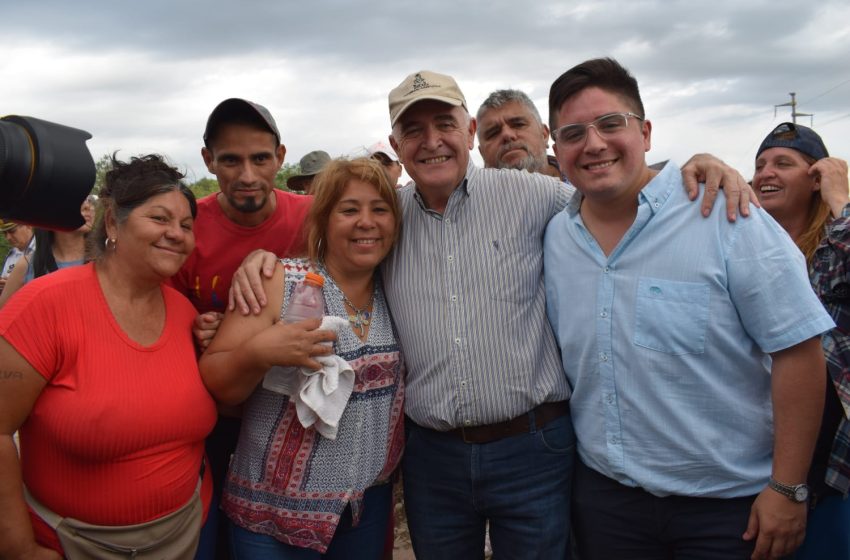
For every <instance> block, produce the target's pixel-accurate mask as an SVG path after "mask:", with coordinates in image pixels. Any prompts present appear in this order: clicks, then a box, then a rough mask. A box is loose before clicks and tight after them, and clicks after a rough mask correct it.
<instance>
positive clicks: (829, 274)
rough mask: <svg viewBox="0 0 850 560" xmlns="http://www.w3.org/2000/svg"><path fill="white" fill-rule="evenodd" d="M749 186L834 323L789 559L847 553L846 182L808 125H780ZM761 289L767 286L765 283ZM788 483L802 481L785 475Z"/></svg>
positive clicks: (826, 339)
mask: <svg viewBox="0 0 850 560" xmlns="http://www.w3.org/2000/svg"><path fill="white" fill-rule="evenodd" d="M753 189H754V190H755V191H756V195H757V196H758V198H759V201H760V202H761V205H762V208H764V209H765V210H766V211H767V212H768V213H769V214H770V215H771V216H773V218H774V219H776V221H777V222H779V224H780V225H781V226H782V227H783V228H784V229H785V230H786V231H787V232H788V234H789V235H790V236H791V238H792V239H793V240H794V242H795V243H796V244H797V246H798V247H799V248H800V250H801V251H802V252H803V254H804V255H805V257H806V262H807V264H808V267H809V277H810V279H811V282H812V287H813V288H814V290H815V293H817V295H818V297H819V298H820V300H821V302H822V303H823V305H824V307H825V308H826V309H827V311H829V313H830V315H832V318H833V320H834V321H835V323H836V325H837V327H836V328H834V329H833V330H831V331H829V332H827V333H825V334H824V335H823V347H824V352H825V354H826V363H827V374H828V375H829V378H830V379H831V380H832V383H828V384H827V394H826V401H825V405H824V415H823V423H822V425H821V432H820V435H819V437H818V441H817V444H816V447H815V453H814V458H813V461H812V466H811V469H810V470H809V476H808V481H806V482H807V484H808V486H809V490H810V499H809V516H808V528H807V530H806V540H805V542H804V543H803V545H802V546H801V547H800V548H799V549H798V550H797V553H796V556H795V558H797V559H810V558H811V559H815V558H818V559H820V558H850V531H848V529H847V528H848V527H850V500H847V494H848V491H849V490H850V419H848V417H850V185H848V178H847V162H846V161H844V160H841V159H838V158H834V157H829V153H828V152H827V150H826V146H825V145H824V143H823V140H822V139H821V137H820V136H819V135H818V134H817V133H816V132H815V131H814V130H812V129H811V128H808V127H805V126H801V125H798V124H795V123H782V124H780V125H779V126H777V127H776V128H774V129H773V130H772V131H771V132H770V134H768V135H767V137H766V138H765V139H764V141H763V142H762V143H761V146H759V149H758V152H757V153H756V168H755V176H754V177H753ZM766 289H769V286H767V287H766ZM789 482H790V483H792V484H796V483H798V482H803V481H789Z"/></svg>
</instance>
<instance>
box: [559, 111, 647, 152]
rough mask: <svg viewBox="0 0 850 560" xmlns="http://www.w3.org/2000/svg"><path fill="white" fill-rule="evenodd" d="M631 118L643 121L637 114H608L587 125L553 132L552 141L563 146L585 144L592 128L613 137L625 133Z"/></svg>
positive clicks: (566, 125)
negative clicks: (588, 132)
mask: <svg viewBox="0 0 850 560" xmlns="http://www.w3.org/2000/svg"><path fill="white" fill-rule="evenodd" d="M629 117H632V118H634V119H637V120H639V121H642V120H643V117H641V116H640V115H637V114H635V113H608V114H607V115H602V116H601V117H599V118H598V119H596V120H593V121H591V122H587V123H573V124H565V125H564V126H561V127H558V128H556V129H555V130H553V131H552V141H553V142H555V143H556V144H561V145H563V146H571V145H575V144H578V143H579V142H584V140H585V139H586V138H587V131H588V129H590V127H593V128H595V129H596V132H598V133H599V134H600V135H601V136H603V137H606V136H612V135H614V134H618V133H620V132H622V131H624V130H625V129H626V128H627V127H628V126H629Z"/></svg>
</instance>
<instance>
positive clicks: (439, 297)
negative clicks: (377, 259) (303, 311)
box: [383, 70, 575, 560]
mask: <svg viewBox="0 0 850 560" xmlns="http://www.w3.org/2000/svg"><path fill="white" fill-rule="evenodd" d="M389 106H390V120H391V123H392V127H393V131H392V135H391V136H390V143H391V144H392V147H393V148H394V149H395V151H396V152H397V153H398V155H399V159H400V160H401V162H402V163H403V164H404V166H405V169H406V170H407V172H408V174H409V175H410V176H411V178H412V179H413V181H414V183H415V185H408V186H406V187H404V188H402V189H401V190H400V191H399V196H400V198H401V202H402V207H403V209H404V228H403V229H402V235H401V237H400V239H399V241H398V244H397V245H396V250H395V251H394V252H393V254H391V255H390V257H389V258H388V259H387V261H386V263H385V266H384V269H383V273H384V283H385V287H386V290H387V297H388V300H389V302H390V306H391V309H392V313H393V317H394V318H395V322H396V326H397V328H398V334H399V337H400V339H401V341H402V344H403V347H404V349H405V359H406V361H407V366H408V377H407V389H406V391H407V393H406V399H407V401H406V404H405V412H406V414H407V417H408V421H407V427H408V440H407V447H406V450H405V456H404V477H403V479H404V492H405V503H406V508H407V520H408V524H409V526H410V532H411V538H412V540H413V547H414V551H415V553H416V557H417V558H419V559H424V560H427V559H430V558H435V559H436V558H439V559H445V558H477V557H480V556H481V554H482V551H483V548H484V527H485V522H486V521H488V520H489V522H490V536H491V540H492V545H493V551H494V554H495V555H496V556H497V557H505V558H547V559H548V558H564V556H565V554H566V550H567V543H568V526H569V517H568V514H569V496H570V480H571V472H572V463H573V454H574V446H575V436H574V434H573V429H572V424H571V423H570V416H569V406H568V399H569V397H570V388H569V386H568V385H567V381H566V378H565V377H564V374H563V372H562V371H561V367H560V362H559V357H558V349H557V345H556V343H555V339H554V337H553V336H552V331H551V330H550V328H549V325H548V323H547V321H546V314H545V305H544V290H543V275H542V239H543V231H544V229H545V228H546V224H547V223H548V221H549V219H550V218H551V217H552V216H553V215H554V214H555V213H556V212H558V211H559V210H560V209H561V208H563V207H564V205H565V204H566V202H567V200H568V198H569V196H570V195H571V194H572V188H568V187H565V186H564V184H563V183H561V182H559V181H558V180H556V179H554V178H551V177H547V176H544V175H540V174H529V173H525V172H522V171H517V170H495V169H492V170H491V169H479V168H477V167H476V166H475V165H473V164H472V163H471V162H470V159H469V151H470V150H471V149H472V144H473V138H474V136H475V120H474V119H472V118H471V117H470V116H469V113H468V111H467V104H466V99H465V98H464V96H463V93H462V92H461V90H460V88H459V87H458V85H457V83H456V82H455V80H454V79H452V78H451V77H450V76H446V75H443V74H437V73H435V72H428V71H424V70H423V71H421V72H417V73H415V74H411V75H410V76H408V77H407V78H406V79H405V80H404V81H403V82H402V83H401V84H400V85H399V86H398V87H397V88H395V89H394V90H392V92H391V93H390V95H389ZM425 302H427V304H426V303H425Z"/></svg>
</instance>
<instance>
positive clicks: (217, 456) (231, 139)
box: [171, 99, 312, 560]
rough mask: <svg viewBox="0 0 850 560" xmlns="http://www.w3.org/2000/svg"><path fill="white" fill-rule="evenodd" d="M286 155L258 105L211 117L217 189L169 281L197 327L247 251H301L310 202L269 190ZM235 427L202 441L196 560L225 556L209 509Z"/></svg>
mask: <svg viewBox="0 0 850 560" xmlns="http://www.w3.org/2000/svg"><path fill="white" fill-rule="evenodd" d="M285 154H286V148H285V147H284V146H283V144H281V142H280V132H279V131H278V128H277V125H276V124H275V121H274V119H273V118H272V116H271V113H269V111H268V110H267V109H266V108H265V107H263V106H262V105H259V104H257V103H253V102H251V101H246V100H244V99H226V100H224V101H222V102H221V103H220V104H219V105H218V106H217V107H216V108H215V109H213V112H212V113H211V114H210V117H209V119H208V120H207V127H206V130H205V131H204V147H203V148H201V156H203V158H204V163H205V164H206V166H207V169H209V171H210V173H213V174H215V176H216V179H218V185H219V189H220V192H217V193H213V194H211V195H209V196H206V197H204V198H202V199H200V200H199V201H198V215H197V217H196V218H195V224H194V230H195V241H196V245H195V250H194V252H193V253H192V254H191V255H190V256H189V258H188V259H187V260H186V263H185V264H184V265H183V267H182V268H181V269H180V271H179V272H178V273H177V274H176V275H174V277H172V279H171V282H172V284H173V286H174V287H175V288H176V289H177V290H178V291H180V292H182V293H183V294H185V295H186V296H187V297H188V298H189V299H190V300H191V301H192V303H193V304H194V306H195V308H196V309H197V310H198V312H199V313H203V315H201V316H200V317H199V318H198V320H197V321H196V327H197V328H201V329H203V328H215V327H217V323H218V321H219V320H220V318H221V313H222V312H224V310H225V308H226V306H227V295H228V291H229V290H230V282H231V279H232V278H233V274H234V272H235V271H236V269H237V268H238V267H239V265H240V264H241V263H242V259H243V258H244V257H245V255H247V254H248V253H250V252H251V251H252V250H254V249H266V250H268V251H272V252H274V253H275V254H276V255H278V256H280V257H289V256H297V255H301V254H303V252H304V239H303V235H302V229H303V224H304V218H305V217H306V215H307V211H308V209H309V208H310V203H311V202H312V197H309V196H304V195H297V194H293V193H290V192H284V191H281V190H279V189H275V188H274V184H275V183H274V179H275V175H277V172H278V170H279V169H280V167H281V165H283V157H284V155H285ZM206 342H207V343H208V342H209V340H207V341H206ZM239 424H240V421H239V418H236V417H231V416H228V415H222V416H220V417H219V420H218V423H217V424H216V427H215V430H214V431H213V433H212V434H211V435H210V437H209V438H208V439H207V457H208V459H209V463H210V467H211V469H212V473H213V480H214V482H215V496H216V501H215V502H214V503H213V506H214V507H213V508H211V510H210V515H209V518H208V522H207V525H205V527H204V531H203V533H202V537H201V543H200V547H199V551H198V556H197V558H200V559H203V560H211V559H213V558H227V550H228V546H227V543H226V541H225V540H223V539H226V537H225V535H226V533H227V531H226V527H225V518H224V517H223V516H220V515H217V514H218V510H217V507H215V506H217V503H218V500H217V498H218V497H219V496H220V495H221V488H222V483H223V481H224V476H225V474H226V471H227V464H228V461H229V458H230V455H231V454H232V452H233V450H234V449H235V447H236V440H237V437H238V435H239ZM219 526H220V529H221V530H219ZM217 533H218V534H219V535H220V536H219V537H218V538H217V537H216V534H217Z"/></svg>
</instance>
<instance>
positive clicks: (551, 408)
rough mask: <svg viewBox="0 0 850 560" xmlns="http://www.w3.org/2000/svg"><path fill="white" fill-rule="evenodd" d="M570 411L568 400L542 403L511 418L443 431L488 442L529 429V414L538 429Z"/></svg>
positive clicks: (466, 438) (526, 431) (480, 441)
mask: <svg viewBox="0 0 850 560" xmlns="http://www.w3.org/2000/svg"><path fill="white" fill-rule="evenodd" d="M569 413H570V403H569V401H560V402H547V403H543V404H541V405H539V406H537V407H535V408H534V409H532V410H531V411H529V412H526V413H525V414H523V415H521V416H517V417H516V418H512V419H511V420H505V421H504V422H497V423H495V424H487V425H485V426H470V427H468V428H455V429H454V430H449V431H447V432H445V433H447V434H452V435H456V436H457V437H459V438H460V439H462V440H463V441H465V442H466V443H489V442H491V441H496V440H499V439H504V438H506V437H510V436H515V435H518V434H527V433H528V432H530V431H531V415H532V414H533V415H534V427H535V428H536V429H540V428H542V427H543V426H545V425H546V424H548V423H549V422H551V421H552V420H555V419H556V418H560V417H561V416H566V415H567V414H569Z"/></svg>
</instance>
